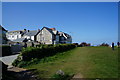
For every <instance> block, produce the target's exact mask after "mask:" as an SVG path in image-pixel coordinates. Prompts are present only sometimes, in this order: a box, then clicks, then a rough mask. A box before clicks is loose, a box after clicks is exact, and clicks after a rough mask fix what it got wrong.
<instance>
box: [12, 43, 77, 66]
mask: <svg viewBox="0 0 120 80" xmlns="http://www.w3.org/2000/svg"><path fill="white" fill-rule="evenodd" d="M73 48H75V45H74V44H58V45H44V46H40V47H27V48H23V49H22V53H21V54H20V55H19V56H18V58H17V59H16V60H15V61H14V62H13V65H14V66H19V67H21V66H20V65H23V64H25V63H24V62H22V61H26V62H30V63H31V61H32V60H33V61H32V62H35V61H34V59H42V58H45V57H48V56H53V55H55V54H57V53H61V52H64V51H68V50H70V49H73ZM18 64H19V65H18Z"/></svg>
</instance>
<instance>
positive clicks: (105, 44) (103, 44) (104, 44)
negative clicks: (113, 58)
mask: <svg viewBox="0 0 120 80" xmlns="http://www.w3.org/2000/svg"><path fill="white" fill-rule="evenodd" d="M100 46H107V47H108V46H109V44H107V43H102V44H101V45H100Z"/></svg>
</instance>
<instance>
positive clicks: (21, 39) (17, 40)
mask: <svg viewBox="0 0 120 80" xmlns="http://www.w3.org/2000/svg"><path fill="white" fill-rule="evenodd" d="M24 40H25V38H18V39H15V40H13V42H23V41H24Z"/></svg>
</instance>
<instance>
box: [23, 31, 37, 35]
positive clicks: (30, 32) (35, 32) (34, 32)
mask: <svg viewBox="0 0 120 80" xmlns="http://www.w3.org/2000/svg"><path fill="white" fill-rule="evenodd" d="M37 33H38V30H34V31H29V32H27V33H25V34H24V35H27V36H35V35H36V34H37Z"/></svg>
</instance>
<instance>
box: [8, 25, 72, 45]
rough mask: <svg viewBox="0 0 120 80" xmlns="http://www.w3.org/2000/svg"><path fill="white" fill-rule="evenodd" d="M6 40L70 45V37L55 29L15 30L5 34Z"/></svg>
mask: <svg viewBox="0 0 120 80" xmlns="http://www.w3.org/2000/svg"><path fill="white" fill-rule="evenodd" d="M6 37H7V39H8V40H10V41H13V42H31V41H32V42H39V43H41V44H64V43H68V44H69V43H72V37H71V36H70V35H69V34H67V33H64V32H60V31H58V30H56V29H55V28H48V27H43V28H42V29H41V30H40V29H38V30H26V29H24V30H17V31H8V32H6Z"/></svg>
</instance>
